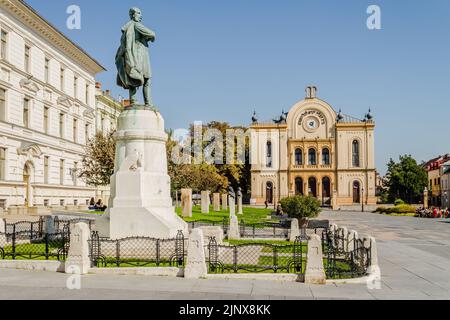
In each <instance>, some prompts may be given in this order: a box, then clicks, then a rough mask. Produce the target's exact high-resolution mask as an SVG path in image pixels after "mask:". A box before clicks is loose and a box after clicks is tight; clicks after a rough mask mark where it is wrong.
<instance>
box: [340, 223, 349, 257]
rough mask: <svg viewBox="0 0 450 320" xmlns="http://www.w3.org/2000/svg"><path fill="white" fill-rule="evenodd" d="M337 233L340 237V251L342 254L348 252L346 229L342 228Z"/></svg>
mask: <svg viewBox="0 0 450 320" xmlns="http://www.w3.org/2000/svg"><path fill="white" fill-rule="evenodd" d="M339 232H340V234H341V235H342V244H341V245H342V249H343V250H344V252H348V230H347V228H346V227H342V228H341V229H340V230H339Z"/></svg>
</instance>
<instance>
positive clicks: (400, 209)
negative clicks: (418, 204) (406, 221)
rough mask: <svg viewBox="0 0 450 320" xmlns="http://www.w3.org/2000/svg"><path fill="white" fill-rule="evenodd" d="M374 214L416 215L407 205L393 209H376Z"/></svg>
mask: <svg viewBox="0 0 450 320" xmlns="http://www.w3.org/2000/svg"><path fill="white" fill-rule="evenodd" d="M375 212H376V213H380V214H393V213H395V214H406V213H416V208H415V207H414V206H410V205H408V204H401V205H398V206H395V207H393V208H386V207H378V208H377V210H375Z"/></svg>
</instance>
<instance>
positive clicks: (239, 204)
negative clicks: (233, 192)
mask: <svg viewBox="0 0 450 320" xmlns="http://www.w3.org/2000/svg"><path fill="white" fill-rule="evenodd" d="M237 213H238V214H244V209H243V207H242V196H238V212H237Z"/></svg>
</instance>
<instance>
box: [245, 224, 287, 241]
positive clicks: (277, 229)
mask: <svg viewBox="0 0 450 320" xmlns="http://www.w3.org/2000/svg"><path fill="white" fill-rule="evenodd" d="M239 231H240V235H241V238H276V239H289V236H290V232H291V226H290V224H288V223H270V222H263V223H255V224H246V223H245V221H244V220H241V222H240V223H239Z"/></svg>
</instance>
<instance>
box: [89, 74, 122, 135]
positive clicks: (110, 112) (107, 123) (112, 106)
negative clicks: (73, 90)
mask: <svg viewBox="0 0 450 320" xmlns="http://www.w3.org/2000/svg"><path fill="white" fill-rule="evenodd" d="M95 88H96V93H95V98H96V108H95V119H96V121H95V122H96V125H95V128H96V132H102V133H108V132H111V131H114V130H116V127H117V119H118V118H119V115H120V113H121V112H122V111H123V104H122V102H119V101H118V100H116V99H114V98H113V97H112V96H111V92H110V91H109V90H105V91H102V84H101V83H100V82H97V83H96V84H95Z"/></svg>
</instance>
